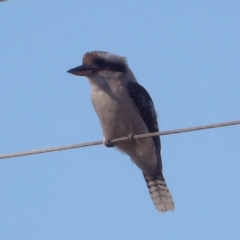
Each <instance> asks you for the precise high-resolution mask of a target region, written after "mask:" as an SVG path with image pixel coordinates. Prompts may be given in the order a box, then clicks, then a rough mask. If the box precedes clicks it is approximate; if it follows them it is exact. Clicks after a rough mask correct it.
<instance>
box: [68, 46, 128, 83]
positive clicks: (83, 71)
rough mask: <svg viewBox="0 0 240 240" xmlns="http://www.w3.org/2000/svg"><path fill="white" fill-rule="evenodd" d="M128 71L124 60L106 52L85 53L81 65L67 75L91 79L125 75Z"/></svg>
mask: <svg viewBox="0 0 240 240" xmlns="http://www.w3.org/2000/svg"><path fill="white" fill-rule="evenodd" d="M127 69H128V66H127V62H126V58H125V57H121V56H117V55H114V54H111V53H108V52H100V51H94V52H87V53H85V54H84V56H83V59H82V65H80V66H78V67H75V68H72V69H70V70H68V71H67V72H68V73H71V74H74V75H78V76H85V77H88V78H92V77H94V76H97V75H98V76H101V77H105V76H107V75H111V74H115V73H126V72H127Z"/></svg>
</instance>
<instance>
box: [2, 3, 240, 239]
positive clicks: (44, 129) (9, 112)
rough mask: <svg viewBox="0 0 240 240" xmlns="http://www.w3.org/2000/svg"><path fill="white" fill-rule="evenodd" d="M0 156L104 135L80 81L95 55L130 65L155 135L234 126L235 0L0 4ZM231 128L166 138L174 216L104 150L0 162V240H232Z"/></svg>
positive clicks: (122, 159) (235, 132) (235, 231)
mask: <svg viewBox="0 0 240 240" xmlns="http://www.w3.org/2000/svg"><path fill="white" fill-rule="evenodd" d="M0 15H1V27H0V52H1V54H0V66H1V72H0V113H1V114H0V132H1V134H0V143H1V144H0V154H5V153H11V152H18V151H24V150H33V149H40V148H46V147H52V146H61V145H67V144H74V143H82V142H88V141H95V140H100V139H102V132H101V128H100V124H99V121H98V118H97V116H96V114H95V112H94V110H93V108H92V105H91V101H90V96H89V93H90V87H89V85H88V82H87V80H86V79H84V78H80V77H79V78H78V77H75V76H73V75H70V74H67V73H66V71H67V70H68V69H70V68H72V67H75V66H77V65H79V64H80V63H81V59H82V55H83V54H84V53H85V52H87V51H91V50H103V51H108V52H112V53H116V54H119V55H122V56H126V57H127V58H128V63H129V65H130V67H131V69H132V70H133V72H134V74H135V76H136V77H137V79H138V81H139V82H140V84H142V85H143V86H144V87H145V88H146V89H147V90H148V91H149V93H150V94H151V96H152V98H153V100H154V103H155V107H156V110H157V112H158V116H159V125H160V129H161V130H162V131H164V130H170V129H176V128H183V127H190V126H197V125H203V124H209V123H218V122H224V121H231V120H238V119H240V111H239V110H240V105H239V103H240V93H239V92H240V79H239V76H240V67H239V66H240V58H239V56H240V31H239V24H240V2H239V1H237V0H235V1H233V0H228V1H219V0H218V1H214V0H209V1H186V0H183V1H156V0H152V1H148V2H147V1H135V0H134V1H126V0H123V1H110V0H103V1H98V2H97V1H81V0H80V1H77V0H73V1H62V2H60V1H56V0H52V1H40V0H35V1H30V0H22V1H16V0H9V1H6V2H2V3H0ZM239 133H240V126H232V127H225V128H218V129H212V130H205V131H197V132H191V133H184V134H177V135H171V136H163V137H162V138H161V141H162V159H163V167H164V175H165V178H166V181H167V184H168V187H169V188H170V191H171V193H172V195H173V198H174V201H175V205H176V210H175V211H173V212H168V213H164V214H161V213H159V212H157V211H156V210H155V208H154V206H153V204H152V201H151V199H150V196H149V193H148V190H147V187H146V184H145V182H144V179H143V177H142V174H141V172H140V171H139V169H138V168H137V167H136V166H135V165H133V164H132V162H131V161H130V160H129V158H128V157H127V156H126V155H123V154H121V153H119V152H118V151H116V150H114V149H107V148H105V147H104V146H95V147H88V148H82V149H75V150H68V151H60V152H55V153H47V154H41V155H33V156H27V157H19V158H13V159H8V160H1V161H0V238H1V239H4V240H5V239H6V240H15V239H17V240H25V239H34V240H38V239H45V240H46V239H51V240H52V239H59V240H60V239H84V240H85V239H104V240H107V239H116V240H119V239H138V240H141V239H143V240H144V239H178V240H179V239H184V240H188V239H189V240H190V239H191V240H192V239H219V240H221V239H232V240H234V239H240V229H239V222H240V210H239V209H240V208H239V202H240V193H239V182H240V175H239V168H240V161H239V157H240V144H239V143H240V134H239Z"/></svg>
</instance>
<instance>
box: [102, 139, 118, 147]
mask: <svg viewBox="0 0 240 240" xmlns="http://www.w3.org/2000/svg"><path fill="white" fill-rule="evenodd" d="M103 142H104V145H105V146H106V147H108V148H110V147H115V143H113V142H111V140H106V139H104V141H103Z"/></svg>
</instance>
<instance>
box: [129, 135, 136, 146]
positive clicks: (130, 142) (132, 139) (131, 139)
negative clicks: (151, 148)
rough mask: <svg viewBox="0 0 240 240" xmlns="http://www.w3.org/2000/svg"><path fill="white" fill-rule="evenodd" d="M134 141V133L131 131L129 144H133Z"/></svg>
mask: <svg viewBox="0 0 240 240" xmlns="http://www.w3.org/2000/svg"><path fill="white" fill-rule="evenodd" d="M134 142H135V139H134V134H133V133H129V134H128V143H129V144H133V143H134Z"/></svg>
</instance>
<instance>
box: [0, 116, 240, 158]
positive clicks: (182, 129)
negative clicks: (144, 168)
mask: <svg viewBox="0 0 240 240" xmlns="http://www.w3.org/2000/svg"><path fill="white" fill-rule="evenodd" d="M237 124H240V120H237V121H231V122H223V123H215V124H209V125H203V126H196V127H190V128H181V129H175V130H169V131H163V132H154V133H146V134H138V135H130V136H127V137H120V138H115V139H113V140H112V141H111V142H113V143H115V142H120V141H126V140H132V139H138V138H146V137H154V136H163V135H170V134H177V133H184V132H191V131H198V130H204V129H210V128H218V127H225V126H232V125H237ZM130 138H131V139H130ZM101 144H103V141H94V142H87V143H80V144H72V145H67V146H61V147H52V148H45V149H39V150H31V151H25V152H18V153H10V154H5V155H0V159H6V158H13V157H21V156H27V155H33V154H40V153H47V152H55V151H61V150H69V149H73V148H81V147H89V146H95V145H101Z"/></svg>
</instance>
